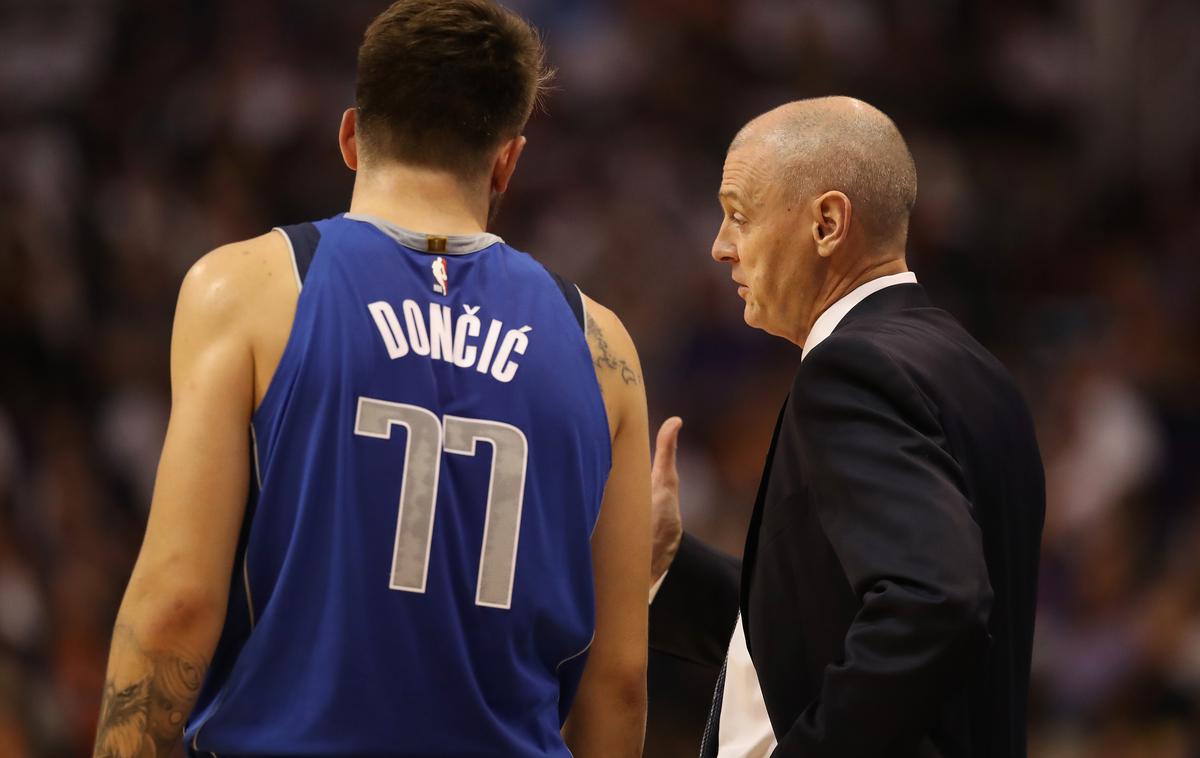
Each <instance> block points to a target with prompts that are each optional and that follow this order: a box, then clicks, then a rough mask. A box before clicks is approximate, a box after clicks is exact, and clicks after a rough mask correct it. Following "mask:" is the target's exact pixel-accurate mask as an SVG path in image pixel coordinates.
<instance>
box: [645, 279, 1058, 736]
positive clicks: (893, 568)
mask: <svg viewBox="0 0 1200 758" xmlns="http://www.w3.org/2000/svg"><path fill="white" fill-rule="evenodd" d="M1044 509H1045V494H1044V483H1043V475H1042V465H1041V459H1040V456H1039V453H1038V447H1037V442H1036V440H1035V438H1034V431H1033V424H1032V421H1031V419H1030V415H1029V412H1028V410H1027V408H1026V405H1025V402H1024V401H1023V399H1022V398H1021V396H1020V394H1019V392H1018V391H1017V389H1016V387H1015V386H1014V384H1013V382H1012V380H1011V378H1010V377H1009V375H1008V373H1007V372H1006V371H1005V370H1004V368H1003V367H1002V366H1001V365H1000V363H999V362H998V361H997V360H996V359H995V358H993V357H992V356H991V355H990V354H989V353H988V352H987V351H986V350H984V349H983V348H982V347H981V346H980V345H979V344H978V343H977V342H976V341H975V340H974V339H972V338H971V337H970V335H968V334H967V333H966V331H964V330H963V329H962V327H961V326H960V325H959V324H958V323H957V322H956V321H955V320H954V319H953V318H952V317H951V316H950V315H949V314H947V313H946V312H944V311H942V310H939V309H937V308H933V307H931V306H930V304H929V302H928V300H927V298H926V296H925V294H924V291H923V290H922V289H921V287H920V286H918V285H915V284H905V285H897V286H893V287H889V288H887V289H884V290H881V291H880V292H877V293H875V294H873V295H871V296H870V297H868V298H867V299H865V300H864V301H863V302H862V303H860V304H858V305H857V306H856V307H855V308H854V309H852V310H851V311H850V313H849V314H847V316H846V317H845V318H844V319H843V320H842V322H841V324H839V326H838V327H837V328H836V329H835V330H834V332H833V334H832V335H831V336H830V337H828V338H827V339H826V340H825V341H824V342H822V343H821V344H820V345H818V346H816V347H815V348H814V349H813V350H812V351H811V352H810V353H809V354H808V356H807V357H806V358H805V359H804V361H803V363H802V364H801V367H800V369H799V371H798V373H797V376H796V380H795V384H794V385H793V387H792V391H791V393H790V395H789V397H788V399H787V402H786V403H785V405H784V407H783V410H782V412H781V415H780V419H779V425H778V427H777V429H776V432H775V437H774V439H773V441H772V444H771V452H770V453H769V454H768V458H767V462H766V467H765V470H764V473H763V479H762V483H761V485H760V489H759V493H758V498H757V502H756V504H755V508H754V514H753V516H752V518H751V522H750V529H749V534H748V536H747V541H746V548H745V556H744V560H745V562H744V565H743V569H742V575H741V595H740V605H741V612H742V619H743V625H744V627H745V629H746V636H747V643H748V645H749V649H750V655H751V658H752V659H753V660H754V664H755V668H756V669H757V670H758V677H759V681H760V683H761V685H762V690H763V696H764V699H765V700H766V705H767V711H768V713H769V715H770V718H771V724H772V726H773V728H774V730H775V734H776V736H777V738H778V740H779V748H778V749H777V751H776V753H775V755H776V756H780V757H783V756H795V757H796V758H800V757H801V756H803V757H805V758H808V757H810V756H829V757H830V758H856V757H858V756H862V757H863V758H866V757H868V756H870V757H872V758H874V757H875V756H889V757H891V756H897V757H900V758H908V757H909V756H912V757H914V758H916V757H920V758H979V757H981V756H989V757H996V758H999V757H1000V756H1005V757H1006V758H1007V757H1009V756H1024V755H1025V736H1026V699H1027V692H1028V680H1029V665H1030V651H1031V646H1032V638H1033V618H1034V604H1035V590H1036V586H1035V585H1036V576H1037V565H1038V548H1039V543H1040V540H1041V529H1042V519H1043V513H1044ZM685 549H686V551H687V555H686V556H683V557H684V563H683V565H684V566H690V567H689V568H688V569H687V570H686V571H681V572H679V573H676V572H675V571H674V569H673V570H672V572H671V573H670V574H668V578H667V581H666V582H665V583H664V585H663V588H662V590H661V592H662V593H669V592H670V593H677V592H679V588H678V587H677V586H672V585H673V583H675V582H680V583H690V582H703V581H706V578H705V577H707V579H711V580H715V581H716V582H717V584H721V583H722V579H721V578H720V577H721V576H723V574H722V573H721V572H720V571H717V570H715V569H714V570H712V571H709V570H707V569H705V568H704V567H705V566H709V568H712V566H713V564H712V563H711V562H710V561H707V560H706V559H705V558H704V557H703V556H699V557H698V556H697V554H696V552H695V551H694V550H693V548H692V547H691V546H685ZM683 552H684V549H681V554H682V553H683ZM656 602H657V601H656ZM664 610H665V609H664ZM726 610H728V609H726ZM661 615H662V614H661V613H656V612H653V611H652V617H651V618H652V620H651V624H652V627H653V625H654V624H655V623H656V622H658V621H661ZM713 631H717V630H716V629H715V628H714V630H713ZM706 634H708V633H706ZM654 636H655V633H654V631H653V629H652V638H653V637H654Z"/></svg>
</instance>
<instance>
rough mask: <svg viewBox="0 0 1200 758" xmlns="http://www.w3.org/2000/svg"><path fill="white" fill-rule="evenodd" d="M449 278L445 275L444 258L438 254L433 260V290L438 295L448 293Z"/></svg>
mask: <svg viewBox="0 0 1200 758" xmlns="http://www.w3.org/2000/svg"><path fill="white" fill-rule="evenodd" d="M449 283H450V280H449V278H448V277H447V275H446V259H445V258H442V257H441V256H438V258H436V259H435V260H434V261H433V291H434V292H436V293H438V294H439V295H449V294H450V287H449Z"/></svg>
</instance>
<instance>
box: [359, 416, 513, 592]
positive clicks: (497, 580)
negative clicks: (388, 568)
mask: <svg viewBox="0 0 1200 758" xmlns="http://www.w3.org/2000/svg"><path fill="white" fill-rule="evenodd" d="M393 424H395V425H398V426H403V427H404V428H405V429H407V430H408V441H407V444H406V445H405V449H404V469H403V472H402V473H401V483H400V511H399V514H398V515H397V517H396V540H395V548H394V550H393V553H392V574H391V580H390V582H389V585H388V586H389V587H391V589H394V590H403V591H405V592H422V593H423V592H425V581H426V577H427V575H428V572H429V551H430V545H431V543H432V541H433V521H434V509H435V507H436V505H437V491H438V477H439V474H440V473H441V468H442V465H441V464H442V450H443V449H444V450H445V451H446V452H447V453H453V454H455V455H475V450H476V445H477V443H479V442H481V441H482V442H487V443H490V444H491V446H492V471H491V475H490V479H489V482H488V500H487V510H486V516H485V517H484V526H483V549H482V550H481V551H480V556H479V577H478V582H477V588H476V591H475V604H476V605H482V606H487V607H490V608H506V609H507V608H509V607H511V605H512V589H513V574H514V572H515V571H516V566H517V543H518V541H519V538H520V532H521V504H522V501H523V500H524V499H525V469H526V465H527V463H528V460H529V445H528V443H527V442H526V440H525V433H524V432H522V431H521V430H520V429H518V428H517V427H515V426H512V425H511V424H505V423H502V422H499V421H488V420H485V419H473V418H462V417H460V416H445V417H444V418H443V419H441V420H439V419H438V417H437V416H436V415H434V414H433V413H432V412H431V411H429V410H428V409H426V408H421V407H419V406H416V405H408V404H405V403H393V402H389V401H387V400H377V399H375V398H370V397H360V398H359V399H358V413H357V415H356V417H355V420H354V433H355V434H357V435H361V436H363V437H375V438H377V439H385V440H386V439H391V436H392V425H393Z"/></svg>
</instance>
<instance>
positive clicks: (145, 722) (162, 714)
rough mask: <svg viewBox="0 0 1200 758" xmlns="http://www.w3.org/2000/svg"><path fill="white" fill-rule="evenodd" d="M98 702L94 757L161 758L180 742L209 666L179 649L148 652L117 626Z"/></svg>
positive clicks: (130, 633)
mask: <svg viewBox="0 0 1200 758" xmlns="http://www.w3.org/2000/svg"><path fill="white" fill-rule="evenodd" d="M112 659H113V660H114V661H119V662H120V666H119V668H118V669H117V670H116V671H115V672H114V671H113V670H111V669H110V671H109V676H108V680H107V681H106V682H105V683H104V693H103V696H102V699H101V702H100V720H99V722H98V723H97V726H96V747H95V750H94V751H93V758H164V757H165V756H168V755H170V753H171V750H172V749H173V748H174V747H175V745H176V744H177V743H178V742H179V741H180V739H182V737H183V725H184V721H185V720H186V719H187V715H188V713H189V712H190V711H191V709H192V706H193V705H195V702H196V697H197V696H198V695H199V694H200V685H201V684H202V683H203V682H204V673H205V671H206V670H207V669H208V663H207V662H206V661H205V660H204V658H203V657H202V656H198V655H194V654H191V653H187V652H185V651H181V650H170V651H153V652H151V651H147V650H145V649H144V648H143V647H142V646H141V644H140V643H139V642H138V640H137V638H136V637H135V636H134V634H133V630H132V629H130V628H129V627H127V626H124V625H120V624H119V625H117V627H116V629H115V630H114V631H113V653H112Z"/></svg>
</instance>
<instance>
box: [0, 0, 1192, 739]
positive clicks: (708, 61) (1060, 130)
mask: <svg viewBox="0 0 1200 758" xmlns="http://www.w3.org/2000/svg"><path fill="white" fill-rule="evenodd" d="M384 5H385V3H384V2H383V1H382V0H371V1H370V2H367V1H366V0H339V1H338V2H333V1H332V0H304V1H298V0H294V1H291V2H282V1H276V2H261V1H259V0H219V1H218V0H180V1H177V2H165V1H164V0H128V1H119V0H74V1H70V0H0V755H3V756H11V757H12V758H21V757H22V756H79V755H87V754H90V745H91V739H92V732H93V728H94V722H95V717H96V713H97V707H98V699H99V694H100V687H101V677H102V673H103V668H104V664H105V658H106V653H107V644H108V636H109V630H110V628H111V624H112V621H113V618H114V615H115V612H116V607H117V603H118V600H119V598H120V593H121V591H122V589H123V587H124V583H125V580H126V578H127V576H128V573H129V570H130V568H131V565H132V561H133V559H134V556H135V552H136V550H137V547H138V544H139V541H140V538H141V534H142V529H143V524H144V520H145V516H146V508H147V504H148V503H149V500H150V491H151V486H152V483H153V477H154V471H155V466H156V463H157V455H158V452H159V447H160V445H161V442H162V438H163V432H164V428H165V423H166V416H167V412H168V402H169V388H168V383H167V378H168V377H167V358H168V338H169V335H170V327H171V319H172V311H173V307H174V302H175V296H176V293H177V290H178V286H179V283H180V280H181V277H182V275H183V273H184V272H185V271H186V270H187V268H188V266H189V265H190V264H191V263H192V262H193V261H195V260H196V259H197V258H198V257H199V256H200V255H202V254H203V253H204V252H205V251H207V250H209V249H210V248H212V247H214V246H216V245H219V244H221V243H225V242H228V241H231V240H235V239H240V238H245V237H248V236H253V235H256V234H259V233H261V232H263V231H264V230H265V229H267V228H269V227H270V226H272V225H275V224H280V223H290V222H296V221H301V220H306V219H311V218H317V217H324V216H328V215H331V214H334V213H336V212H339V211H341V210H343V209H344V208H345V207H346V205H347V203H348V198H349V191H350V187H351V181H352V175H351V174H350V172H349V171H347V170H346V169H345V168H344V167H343V165H342V163H341V160H340V158H339V155H338V152H337V146H336V130H337V124H338V118H339V115H340V113H341V111H342V109H343V108H344V107H345V106H346V105H347V104H349V103H350V102H351V101H352V94H353V75H354V55H355V49H356V46H357V43H358V40H359V38H360V36H361V33H362V30H363V29H364V28H365V25H366V24H367V22H368V21H369V19H370V18H371V17H372V16H373V15H374V14H375V13H377V12H378V11H379V10H381V9H382V8H383V7H384ZM512 5H513V7H514V8H515V9H516V10H518V11H520V12H522V13H525V14H527V15H528V16H529V17H531V18H532V19H533V20H534V21H535V22H536V23H537V24H538V25H539V27H540V28H541V29H542V30H543V31H544V33H545V36H546V40H547V43H548V46H549V51H550V56H551V58H552V60H553V62H554V64H555V65H556V66H557V67H558V69H559V77H558V80H557V91H556V92H555V93H554V94H553V96H552V97H551V98H550V100H549V102H548V108H547V112H546V113H544V114H539V115H538V116H536V117H535V119H534V121H533V123H532V124H531V125H530V127H529V130H528V135H529V139H530V145H529V149H528V150H527V152H526V157H525V158H524V160H523V161H522V164H521V166H520V168H519V170H518V173H517V176H516V180H515V184H514V187H513V189H512V191H511V192H510V193H509V196H508V197H507V198H506V201H505V204H504V209H503V214H502V217H501V219H500V221H499V227H498V229H497V231H498V232H499V233H501V234H502V235H503V236H504V237H505V238H506V239H507V240H508V241H510V242H511V243H512V244H514V245H515V246H517V247H519V248H522V249H526V250H529V251H532V252H533V253H534V254H535V255H537V256H538V257H539V258H540V259H541V260H543V261H544V262H545V263H547V264H548V265H550V266H551V267H553V268H555V269H557V270H559V271H560V272H561V273H563V274H565V275H567V276H569V277H571V278H573V279H575V280H576V281H578V282H579V283H580V284H581V286H582V287H583V288H584V289H585V290H586V291H587V292H588V293H590V294H591V295H593V296H594V297H596V298H597V299H598V300H600V301H601V302H604V303H606V304H608V305H610V306H611V307H613V308H614V309H615V310H616V311H617V312H618V313H619V314H620V316H621V317H622V318H623V319H624V321H625V323H626V324H627V325H628V327H629V330H630V332H631V333H632V334H633V336H634V338H635V340H636V341H637V343H638V346H639V348H640V352H641V356H642V361H643V363H644V365H645V373H646V380H647V384H648V387H649V394H650V408H651V416H652V422H654V423H657V422H658V421H660V420H661V419H663V418H665V417H666V416H667V415H671V414H680V415H682V416H683V417H684V419H685V422H686V424H685V427H684V432H683V442H682V452H681V454H682V456H683V458H682V468H683V480H684V485H683V495H684V509H685V519H686V523H687V526H688V527H689V528H690V529H692V530H694V531H695V532H697V533H698V534H700V535H702V536H703V537H705V538H707V539H709V540H711V541H712V542H714V543H716V544H718V545H720V546H722V547H724V548H725V549H727V550H729V551H731V552H734V553H739V552H740V549H741V539H742V536H743V534H744V528H745V525H746V522H747V519H748V516H749V510H750V507H751V504H752V499H753V494H754V488H755V484H756V482H757V479H758V476H759V472H760V468H761V461H762V458H763V454H764V451H765V447H766V444H767V442H768V438H769V436H770V432H771V421H772V419H773V418H774V414H775V411H776V408H777V407H778V402H779V400H780V399H781V398H782V396H783V394H784V393H785V391H786V388H787V386H788V383H789V379H790V374H791V372H792V371H793V369H794V367H795V364H796V361H797V359H798V354H799V351H798V350H796V349H795V348H794V347H792V346H790V345H787V344H785V343H783V342H781V341H778V340H774V339H772V338H768V337H765V336H762V335H760V334H759V333H757V332H753V331H751V330H750V329H748V328H746V327H745V326H744V325H743V324H742V322H741V318H740V301H739V300H738V299H737V297H736V296H735V294H734V292H733V289H732V288H731V286H730V283H729V282H728V279H727V277H728V272H727V271H725V270H724V269H723V267H720V266H718V265H717V264H715V263H713V262H712V261H711V260H710V259H709V257H708V255H709V254H708V251H709V247H710V243H711V241H712V236H713V234H714V233H715V231H716V228H717V226H718V224H719V219H720V211H719V207H718V205H717V202H716V199H715V193H716V189H717V185H718V180H719V176H720V167H721V162H722V159H723V156H724V151H725V148H726V146H727V144H728V141H729V139H730V138H731V137H732V135H733V134H734V132H735V131H736V130H737V128H738V127H739V126H740V125H741V124H742V123H743V122H745V121H746V120H747V119H749V118H750V117H752V116H753V115H755V114H757V113H759V112H761V111H763V110H766V109H768V108H770V107H772V106H774V105H776V104H779V103H781V102H784V101H787V100H791V99H795V98H798V97H803V96H810V95H820V94H850V95H856V96H859V97H862V98H864V99H867V100H869V101H871V102H873V103H875V104H877V105H878V106H880V107H882V108H883V109H884V110H885V111H887V112H888V113H889V114H891V115H892V116H893V117H894V118H895V120H896V121H897V123H898V124H899V126H900V128H901V129H902V131H903V132H904V133H905V134H906V135H907V137H908V139H909V141H910V143H911V146H912V148H913V151H914V153H915V155H916V159H917V165H918V169H919V171H920V179H921V191H920V199H919V202H918V206H917V212H916V217H915V219H914V221H913V226H912V234H911V241H910V251H911V256H910V262H911V264H912V266H913V268H914V269H915V271H916V272H917V275H918V276H919V278H920V280H921V281H922V282H923V283H924V284H925V286H926V287H927V288H928V289H929V290H930V291H931V293H932V295H933V297H934V299H935V301H937V302H939V303H940V304H942V305H944V306H945V307H946V308H948V309H949V310H951V311H952V312H953V313H955V314H956V315H957V316H958V317H959V318H960V319H961V320H962V321H963V322H964V323H965V324H966V325H967V326H968V327H969V328H970V330H971V331H973V332H974V333H975V334H976V335H977V336H978V337H979V338H980V339H981V340H982V341H983V342H984V343H985V344H987V345H988V346H989V347H990V348H991V349H992V350H993V351H994V352H995V353H997V354H998V355H999V356H1000V357H1001V358H1002V359H1003V360H1004V362H1005V363H1006V364H1007V365H1008V366H1009V367H1010V369H1011V370H1012V371H1013V372H1014V374H1016V375H1017V376H1018V377H1019V379H1020V381H1021V383H1022V385H1023V387H1024V389H1025V391H1026V393H1027V396H1028V398H1029V400H1030V402H1031V404H1032V406H1033V408H1034V411H1035V413H1036V416H1037V420H1038V429H1039V434H1040V439H1041V444H1042V450H1043V453H1044V457H1045V463H1046V471H1047V479H1048V488H1049V510H1048V514H1047V521H1046V532H1045V540H1044V556H1043V571H1042V583H1041V595H1040V597H1041V600H1040V607H1039V618H1038V631H1037V644H1036V657H1035V663H1034V689H1033V697H1032V712H1031V714H1030V718H1031V729H1032V731H1031V735H1032V743H1031V754H1032V755H1034V756H1037V757H1039V758H1060V757H1061V758H1071V757H1075V756H1078V757H1080V758H1085V757H1086V758H1092V757H1094V756H1101V757H1106V756H1113V757H1114V758H1116V757H1118V756H1119V757H1121V758H1124V757H1126V756H1156V757H1157V756H1163V757H1173V756H1195V755H1200V727H1197V724H1200V715H1198V713H1197V704H1198V702H1200V519H1198V516H1200V474H1198V469H1200V402H1198V399H1197V397H1198V396H1197V388H1198V380H1200V350H1198V349H1197V348H1198V347H1200V298H1198V297H1197V295H1198V294H1200V292H1198V290H1200V276H1198V275H1200V264H1198V262H1197V259H1198V255H1197V253H1198V252H1200V249H1198V248H1200V94H1198V93H1200V4H1197V3H1196V2H1195V0H1145V1H1138V0H1058V1H1052V0H1044V1H1042V2H1033V1H1032V0H1025V1H1023V2H1021V1H1014V0H1006V1H1004V2H1000V1H986V2H985V1H980V2H967V1H966V0H910V1H907V2H903V1H900V0H892V1H890V2H884V1H872V2H868V1H867V0H837V2H786V1H784V0H746V1H745V2H729V1H727V0H637V1H635V0H625V1H624V2H617V1H613V2H600V1H599V0H521V1H517V0H514V1H513V3H512ZM418 107H419V105H418ZM652 678H653V679H654V692H655V700H654V702H653V704H652V712H653V718H654V729H653V733H652V735H651V740H650V743H649V745H648V750H647V755H649V756H651V757H652V758H659V757H660V756H674V755H681V756H683V755H686V756H691V755H694V752H692V751H693V749H694V747H693V746H691V745H690V744H689V741H692V740H693V737H692V736H691V734H692V733H691V731H690V727H689V726H688V723H690V722H689V719H693V720H694V719H695V718H697V716H695V715H694V714H692V715H690V716H689V715H687V714H688V713H690V711H688V709H694V708H695V707H696V704H697V703H698V704H699V707H700V708H701V709H703V708H704V707H705V703H706V702H707V699H708V695H709V693H708V692H707V691H704V689H703V688H697V687H696V686H695V685H694V683H690V682H689V681H688V680H687V677H686V676H685V675H684V674H683V673H680V672H678V671H674V670H672V669H671V668H670V667H665V668H664V667H661V666H656V667H655V670H654V671H652ZM698 718H703V715H702V714H701V715H700V716H699V717H698Z"/></svg>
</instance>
